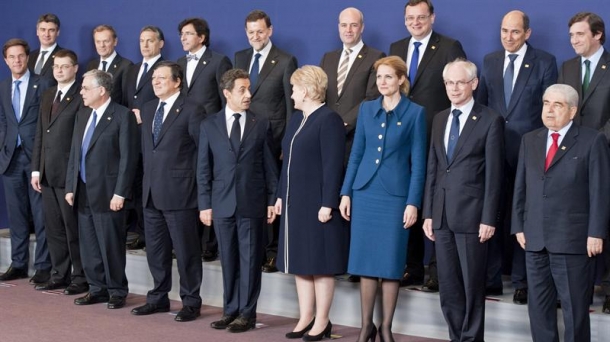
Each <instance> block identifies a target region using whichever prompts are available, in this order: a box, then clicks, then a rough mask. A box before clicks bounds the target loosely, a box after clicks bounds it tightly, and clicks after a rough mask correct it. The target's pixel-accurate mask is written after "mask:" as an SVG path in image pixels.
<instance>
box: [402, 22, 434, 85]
mask: <svg viewBox="0 0 610 342" xmlns="http://www.w3.org/2000/svg"><path fill="white" fill-rule="evenodd" d="M439 40H440V38H439V37H438V35H437V34H436V32H434V31H432V35H431V36H430V41H429V42H428V46H427V47H426V51H424V56H423V57H422V59H421V62H419V65H418V66H417V75H415V81H414V82H413V84H412V85H411V89H413V86H414V85H415V84H417V81H418V80H419V78H420V77H421V74H422V71H423V70H424V69H426V66H427V65H428V63H430V61H431V60H432V59H433V58H434V55H435V54H436V51H437V50H438V42H439ZM409 41H410V39H409ZM408 46H409V45H407V48H408Z"/></svg>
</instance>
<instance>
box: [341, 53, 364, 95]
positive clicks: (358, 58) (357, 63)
mask: <svg viewBox="0 0 610 342" xmlns="http://www.w3.org/2000/svg"><path fill="white" fill-rule="evenodd" d="M368 51H369V49H368V47H366V45H364V46H363V47H362V49H360V52H358V55H356V59H354V63H353V64H352V67H351V68H350V69H349V71H348V72H347V76H346V77H345V82H344V83H343V89H345V88H346V87H347V85H348V84H349V82H350V81H351V80H352V78H354V74H356V71H357V70H358V68H359V67H360V65H362V61H363V60H364V59H365V58H366V54H367V53H368ZM337 63H338V62H337ZM337 65H338V64H337ZM345 93H346V92H345V91H344V92H341V94H340V95H339V98H341V97H342V96H343V94H345Z"/></svg>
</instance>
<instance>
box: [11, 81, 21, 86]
mask: <svg viewBox="0 0 610 342" xmlns="http://www.w3.org/2000/svg"><path fill="white" fill-rule="evenodd" d="M13 83H15V87H19V85H20V84H21V81H20V80H15V82H13Z"/></svg>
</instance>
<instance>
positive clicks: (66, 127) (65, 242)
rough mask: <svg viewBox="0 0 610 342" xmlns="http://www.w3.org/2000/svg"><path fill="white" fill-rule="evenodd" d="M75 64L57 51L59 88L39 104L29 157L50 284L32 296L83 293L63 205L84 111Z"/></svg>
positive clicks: (71, 217)
mask: <svg viewBox="0 0 610 342" xmlns="http://www.w3.org/2000/svg"><path fill="white" fill-rule="evenodd" d="M77 71H78V59H77V57H76V54H75V53H74V52H73V51H70V50H60V51H58V52H57V53H56V54H55V59H53V74H54V75H55V80H56V81H57V86H55V87H52V88H50V89H48V90H47V91H45V92H44V94H42V98H41V100H40V115H39V117H38V126H37V127H36V139H35V140H34V151H33V155H32V181H31V183H32V187H33V188H34V190H36V191H38V192H40V193H41V194H42V206H43V210H44V221H45V231H46V235H47V243H48V246H49V254H50V256H51V265H52V266H53V268H52V273H51V279H50V280H49V281H48V282H46V283H44V284H41V285H38V286H36V290H56V289H60V288H64V287H65V288H66V289H65V290H64V293H65V294H69V295H73V294H78V293H82V292H86V291H87V289H88V288H89V286H88V285H87V280H86V279H85V273H84V272H83V265H82V263H81V257H80V249H79V243H78V224H77V222H76V212H75V211H74V210H73V209H72V207H70V206H69V205H68V203H66V200H65V196H66V190H65V184H66V169H67V168H68V158H69V157H70V145H71V142H72V132H73V131H74V120H75V119H76V113H78V111H79V110H81V109H82V108H83V101H82V98H81V96H80V94H79V93H78V92H79V91H80V82H76V73H77Z"/></svg>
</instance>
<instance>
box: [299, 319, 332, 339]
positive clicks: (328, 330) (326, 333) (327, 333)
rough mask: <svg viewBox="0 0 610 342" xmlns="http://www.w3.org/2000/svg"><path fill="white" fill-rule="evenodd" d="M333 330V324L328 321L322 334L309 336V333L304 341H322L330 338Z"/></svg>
mask: <svg viewBox="0 0 610 342" xmlns="http://www.w3.org/2000/svg"><path fill="white" fill-rule="evenodd" d="M332 329H333V324H332V323H331V322H330V321H328V324H327V325H326V328H324V330H322V332H321V333H319V334H317V335H309V333H307V334H305V335H304V336H303V341H322V339H323V338H325V337H326V338H330V333H331V330H332Z"/></svg>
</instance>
